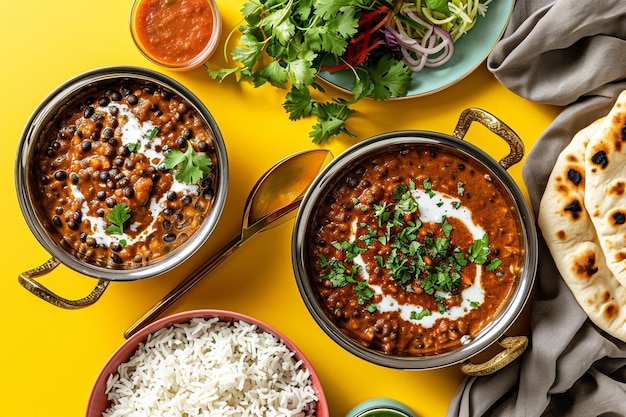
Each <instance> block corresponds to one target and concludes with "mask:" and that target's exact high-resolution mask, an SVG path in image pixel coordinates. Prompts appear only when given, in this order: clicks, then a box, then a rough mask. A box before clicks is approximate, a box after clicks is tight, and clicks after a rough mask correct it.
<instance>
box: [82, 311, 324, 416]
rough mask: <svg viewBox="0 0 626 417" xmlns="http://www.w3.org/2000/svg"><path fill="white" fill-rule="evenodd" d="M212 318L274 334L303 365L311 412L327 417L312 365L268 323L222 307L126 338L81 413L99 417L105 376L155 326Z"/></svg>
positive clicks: (166, 319)
mask: <svg viewBox="0 0 626 417" xmlns="http://www.w3.org/2000/svg"><path fill="white" fill-rule="evenodd" d="M216 317H217V318H219V319H220V320H219V321H220V322H239V321H243V322H245V323H248V324H252V325H255V326H256V327H257V328H258V329H259V330H261V331H262V332H266V333H269V334H272V335H274V336H276V337H277V338H278V339H279V340H280V341H281V342H282V343H283V344H284V345H285V346H286V347H287V348H288V349H289V350H291V351H292V352H293V353H294V359H295V360H296V361H301V363H302V365H301V366H302V367H304V368H306V369H307V370H308V372H309V379H310V381H311V386H312V388H313V390H314V392H315V395H316V397H317V404H316V405H315V409H316V413H315V414H314V415H315V416H316V417H329V410H328V403H327V401H326V397H325V395H324V391H323V390H322V384H321V382H320V380H319V378H318V376H317V375H316V373H315V371H314V370H313V366H312V365H311V363H310V362H309V360H308V359H307V358H306V357H305V356H304V354H303V353H302V352H301V351H300V350H299V349H298V348H297V347H296V346H295V345H294V344H293V343H292V342H291V341H290V340H289V339H287V337H285V336H284V335H283V334H282V333H280V332H279V331H277V330H276V329H274V328H272V327H271V326H269V325H267V324H265V323H263V322H261V321H259V320H257V319H254V318H252V317H249V316H246V315H243V314H240V313H235V312H232V311H225V310H193V311H186V312H181V313H177V314H173V315H171V316H167V317H164V318H161V319H159V320H157V321H155V322H153V323H151V324H149V325H148V326H146V327H145V328H143V329H141V330H140V331H139V332H137V333H136V334H134V335H133V336H132V337H130V338H129V339H128V340H126V341H125V342H124V343H123V344H122V345H121V346H120V347H119V348H118V349H117V351H116V352H115V353H114V354H113V355H112V356H111V357H110V358H109V360H108V361H107V362H106V364H105V365H104V367H103V368H102V370H101V371H100V374H99V375H98V377H97V379H96V382H95V384H94V386H93V388H92V390H91V394H90V396H89V400H88V403H87V410H86V413H85V416H86V417H101V416H102V413H103V412H104V411H105V410H106V409H107V408H108V407H109V406H110V405H111V403H110V402H109V400H108V398H107V395H106V393H105V391H106V387H107V380H108V379H109V376H110V375H111V374H116V373H117V372H118V366H119V365H120V364H122V363H124V362H127V361H128V360H129V359H130V358H131V356H132V355H133V354H134V353H135V352H136V351H137V349H138V347H140V345H141V344H142V343H145V342H146V340H147V339H148V336H149V335H151V334H153V333H154V332H156V331H158V330H159V329H163V328H169V327H170V326H172V325H173V324H176V323H188V322H190V320H192V319H194V318H203V319H211V318H216Z"/></svg>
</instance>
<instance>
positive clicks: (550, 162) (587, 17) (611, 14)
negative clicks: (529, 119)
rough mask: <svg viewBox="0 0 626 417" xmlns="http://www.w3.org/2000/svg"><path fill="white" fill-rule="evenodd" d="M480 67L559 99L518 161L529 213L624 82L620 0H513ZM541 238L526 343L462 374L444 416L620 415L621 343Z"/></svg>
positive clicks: (624, 11) (530, 93) (625, 369)
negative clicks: (505, 359)
mask: <svg viewBox="0 0 626 417" xmlns="http://www.w3.org/2000/svg"><path fill="white" fill-rule="evenodd" d="M495 1H497V0H495ZM487 65H488V68H489V70H490V71H491V72H492V73H493V74H494V75H495V76H496V78H497V79H498V80H499V81H500V82H501V83H502V84H503V85H504V86H505V87H507V88H508V89H510V90H511V91H513V92H515V93H516V94H518V95H520V96H522V97H524V98H527V99H529V100H532V101H536V102H541V103H546V104H552V105H557V106H564V109H563V111H562V112H561V114H560V115H559V116H558V117H557V118H556V119H555V120H554V121H553V123H552V124H551V125H550V126H549V127H548V128H547V129H546V131H545V132H543V133H542V135H541V136H540V137H539V139H538V141H537V142H536V144H535V145H534V146H533V148H532V149H531V150H530V152H529V154H528V158H527V162H526V163H525V165H524V167H523V172H522V175H523V178H524V182H525V183H526V186H527V188H528V190H529V194H530V198H531V202H532V206H533V209H534V211H535V214H536V213H537V211H538V206H539V201H540V199H541V196H542V194H543V191H544V190H545V187H546V183H547V180H548V177H549V175H550V172H551V170H552V167H553V166H554V162H555V160H556V158H557V156H558V154H559V153H560V152H561V150H562V149H563V148H564V147H565V146H566V145H567V144H568V143H569V141H570V140H571V138H572V137H573V136H574V134H575V133H576V132H577V131H579V130H580V129H582V128H583V127H585V126H587V125H588V124H590V123H591V122H592V121H593V120H595V119H597V118H599V117H602V116H605V115H606V114H607V113H608V111H609V109H610V108H611V107H612V105H613V103H614V101H615V99H616V98H617V95H618V94H619V93H620V92H621V91H622V90H624V89H626V0H596V1H584V0H583V1H581V0H526V1H523V0H518V1H517V2H516V4H515V7H514V10H513V15H512V16H511V21H510V23H509V26H508V27H507V30H506V32H505V34H504V36H503V38H502V40H501V41H500V42H499V43H498V45H497V46H496V48H495V49H494V51H493V52H492V54H491V55H490V56H489V58H488V60H487ZM540 240H541V242H540V258H539V269H538V275H537V287H538V288H537V295H536V296H535V299H534V300H532V304H531V339H530V345H529V347H528V349H527V350H526V352H525V353H524V354H523V355H522V357H521V358H520V359H518V360H517V361H515V362H514V363H512V364H511V365H509V366H508V367H506V368H504V369H503V370H501V371H499V372H497V373H495V374H493V375H490V376H487V377H475V378H474V377H472V378H467V379H466V380H465V381H464V383H463V384H462V386H461V387H460V388H459V390H458V392H457V394H456V395H455V397H454V399H453V400H452V402H451V404H450V407H449V409H448V413H447V416H448V417H456V416H461V417H477V416H507V417H509V416H525V417H532V416H572V417H574V416H575V417H584V416H603V417H609V416H626V343H623V342H621V341H619V340H616V339H614V338H612V337H611V336H609V335H607V334H606V333H604V332H602V331H601V330H600V329H598V328H597V327H596V326H594V325H593V324H592V323H591V322H590V321H589V320H588V318H587V316H586V315H585V313H584V312H583V310H582V309H581V308H580V306H579V305H578V303H577V302H576V300H575V299H574V297H573V295H572V294H571V292H570V290H569V288H568V287H567V285H566V284H565V282H564V281H563V279H562V278H561V277H560V275H559V273H558V271H557V270H556V267H555V265H554V262H553V260H552V257H551V256H550V252H549V251H548V249H547V247H546V245H545V243H544V242H543V240H542V239H540ZM623 308H626V306H623Z"/></svg>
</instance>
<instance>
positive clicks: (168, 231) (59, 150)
mask: <svg viewBox="0 0 626 417" xmlns="http://www.w3.org/2000/svg"><path fill="white" fill-rule="evenodd" d="M88 90H89V91H86V92H85V93H84V94H81V96H80V98H79V99H77V100H74V101H72V102H71V103H68V104H67V105H66V106H65V107H64V108H63V109H61V110H60V111H59V113H58V114H57V115H56V116H55V117H54V119H53V120H52V121H51V122H49V123H48V124H47V126H46V128H45V129H44V130H43V132H42V134H41V137H40V138H39V139H38V150H37V155H36V161H35V166H34V169H33V170H32V171H34V172H31V175H32V176H33V179H34V183H35V184H38V189H37V190H36V194H37V195H36V196H35V198H34V200H35V202H36V204H38V205H39V206H38V207H37V209H38V211H39V216H40V218H42V219H44V220H43V222H44V226H45V227H46V229H47V230H48V231H49V233H50V234H51V236H53V238H54V239H56V240H57V241H58V242H59V245H60V246H62V247H63V248H64V249H65V250H67V251H68V252H69V253H70V254H72V255H73V256H76V257H77V258H79V259H82V260H83V261H85V262H87V263H90V264H93V265H97V266H102V267H109V268H111V267H112V268H132V267H135V266H140V265H147V264H150V263H152V262H154V261H157V260H158V259H159V258H161V257H163V256H165V255H166V254H167V253H169V252H170V251H172V250H174V249H176V248H178V247H179V246H181V245H182V244H183V243H184V242H185V241H187V240H188V239H189V237H190V236H191V235H193V234H194V232H195V231H196V230H197V229H198V228H199V227H200V225H201V224H202V223H203V221H204V219H205V217H206V216H207V214H208V213H209V210H211V208H212V206H213V201H214V196H215V192H216V190H215V186H216V172H217V169H216V166H217V164H218V163H219V161H217V159H216V153H215V148H214V142H213V140H214V137H213V136H212V133H211V130H210V129H209V127H208V126H207V125H206V123H205V122H204V120H203V118H202V117H201V115H200V114H199V113H198V112H197V111H196V109H195V108H193V107H192V106H191V105H190V104H189V103H188V102H187V101H186V100H185V99H184V98H182V97H180V96H178V95H177V94H175V93H173V92H171V91H169V90H166V89H164V88H162V87H161V86H158V85H155V84H153V83H149V82H141V81H135V80H126V79H120V80H114V81H110V82H109V85H104V86H103V85H99V86H98V87H97V88H96V87H93V88H91V89H88Z"/></svg>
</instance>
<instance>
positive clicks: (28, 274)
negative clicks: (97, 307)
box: [17, 258, 109, 310]
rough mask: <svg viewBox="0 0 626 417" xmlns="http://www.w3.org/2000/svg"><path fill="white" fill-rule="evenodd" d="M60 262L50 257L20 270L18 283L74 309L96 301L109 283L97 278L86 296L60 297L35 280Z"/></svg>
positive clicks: (67, 307)
mask: <svg viewBox="0 0 626 417" xmlns="http://www.w3.org/2000/svg"><path fill="white" fill-rule="evenodd" d="M60 263H61V262H60V261H59V260H58V259H56V258H50V259H48V261H46V262H45V263H44V264H42V265H40V266H38V267H35V268H33V269H29V270H28V271H25V272H22V273H21V274H20V275H19V276H18V277H17V280H18V281H19V283H20V284H22V287H24V288H26V289H27V290H28V291H30V292H31V293H33V294H35V295H36V296H37V297H39V298H41V299H42V300H44V301H47V302H49V303H50V304H53V305H55V306H57V307H61V308H66V309H69V310H75V309H78V308H82V307H87V306H90V305H92V304H93V303H95V302H96V301H98V299H99V298H100V296H102V294H103V293H104V290H106V288H107V286H108V285H109V281H107V280H105V279H99V280H98V283H97V284H96V287H95V288H94V289H93V290H92V291H91V292H90V293H89V294H88V295H87V296H86V297H83V298H81V299H78V300H69V299H67V298H64V297H61V296H59V295H57V294H55V293H54V292H52V291H50V290H49V289H48V288H47V287H45V286H44V285H42V284H41V283H40V282H37V281H36V280H35V278H36V277H38V276H41V275H45V274H47V273H48V272H50V271H52V270H53V269H54V268H56V267H57V266H59V264H60Z"/></svg>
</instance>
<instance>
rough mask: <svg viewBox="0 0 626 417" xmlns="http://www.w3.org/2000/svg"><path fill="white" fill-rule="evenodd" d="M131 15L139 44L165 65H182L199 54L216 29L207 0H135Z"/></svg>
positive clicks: (212, 13) (214, 15)
mask: <svg viewBox="0 0 626 417" xmlns="http://www.w3.org/2000/svg"><path fill="white" fill-rule="evenodd" d="M134 16H135V17H134V22H133V24H134V29H135V31H136V34H137V37H138V40H139V43H140V44H141V46H143V48H144V49H145V52H146V53H147V54H148V55H150V56H151V57H152V58H154V59H156V60H157V61H160V62H163V63H166V64H184V63H186V62H189V61H191V60H192V59H194V58H195V57H197V56H198V55H200V54H201V53H202V52H203V51H204V50H205V48H206V47H207V45H208V44H209V42H210V40H211V37H212V36H213V31H214V30H215V29H216V25H215V19H216V14H215V12H214V11H213V9H212V6H211V4H210V3H209V1H208V0H139V3H138V5H137V6H136V10H135V13H134Z"/></svg>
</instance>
